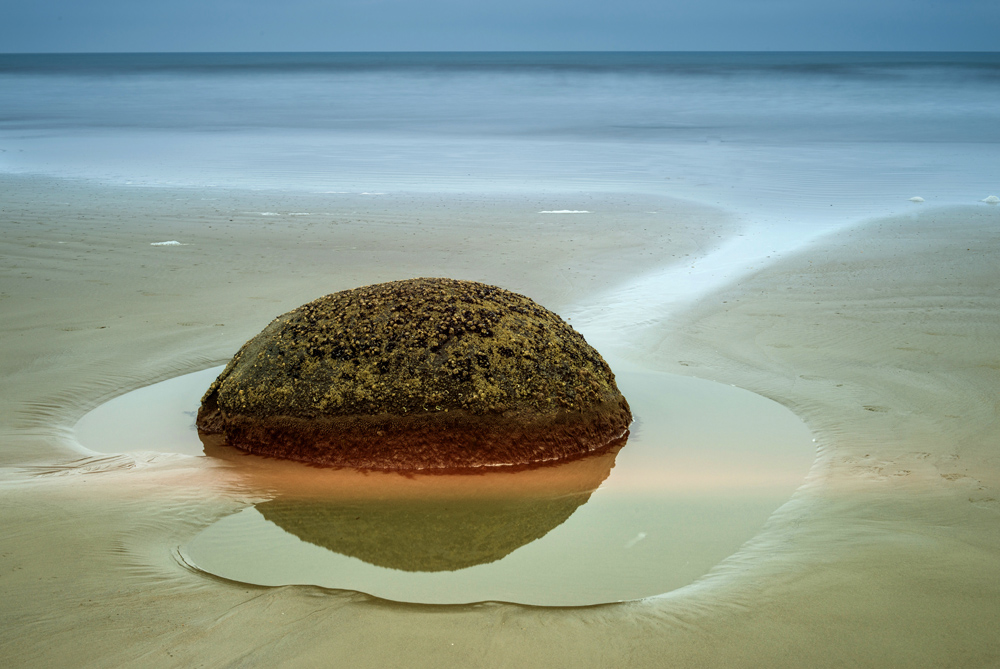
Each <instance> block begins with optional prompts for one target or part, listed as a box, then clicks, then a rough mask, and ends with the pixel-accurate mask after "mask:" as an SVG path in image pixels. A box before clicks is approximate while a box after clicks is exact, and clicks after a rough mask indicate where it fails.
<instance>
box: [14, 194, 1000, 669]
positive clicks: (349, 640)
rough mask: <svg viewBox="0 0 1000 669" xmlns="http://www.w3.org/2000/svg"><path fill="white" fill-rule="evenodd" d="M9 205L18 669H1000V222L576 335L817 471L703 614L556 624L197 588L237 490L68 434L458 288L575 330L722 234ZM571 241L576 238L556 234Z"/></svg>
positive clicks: (399, 197) (400, 204) (750, 547)
mask: <svg viewBox="0 0 1000 669" xmlns="http://www.w3.org/2000/svg"><path fill="white" fill-rule="evenodd" d="M0 193H2V198H0V203H2V204H0V209H2V212H0V226H2V228H0V229H2V230H3V235H2V237H0V312H2V314H3V318H2V319H0V328H2V333H3V334H2V341H3V342H4V350H3V354H2V356H0V373H2V375H3V379H4V384H3V388H2V390H0V440H2V444H3V447H2V448H0V508H2V516H3V527H4V529H3V533H2V538H0V600H2V601H3V602H4V605H3V606H2V607H0V657H2V658H4V662H5V664H9V665H10V666H94V667H98V666H164V667H173V666H177V667H180V666H328V665H333V666H346V667H369V666H370V667H385V666H427V667H440V666H455V667H477V666H483V667H487V666H488V667H506V666H510V667H514V666H531V667H562V666H565V667H570V666H573V667H580V666H583V667H608V666H635V667H663V666H684V667H721V666H726V667H760V666H769V667H819V666H830V667H835V666H836V667H840V666H872V667H889V666H899V667H944V666H955V667H991V666H997V664H1000V641H998V639H1000V622H998V621H1000V604H998V602H1000V501H998V500H1000V436H998V435H1000V403H998V400H997V388H998V387H1000V361H998V353H997V352H998V351H1000V295H998V293H997V286H998V285H1000V208H998V207H995V206H990V205H987V204H978V205H969V206H967V207H949V208H931V207H927V208H920V209H914V210H913V211H914V212H915V213H913V214H910V215H905V216H897V217H894V218H883V219H877V220H867V221H864V222H862V223H860V224H859V225H857V226H856V227H853V228H850V229H846V230H843V229H842V230H839V231H837V232H835V233H831V234H829V235H827V236H824V237H820V238H819V239H816V240H814V241H812V242H810V243H809V244H808V245H807V246H805V247H804V248H800V249H798V250H795V251H794V252H790V253H788V254H785V255H784V256H782V257H779V258H775V259H773V261H772V262H770V264H766V265H764V266H762V267H758V268H756V269H754V270H753V271H749V272H747V273H744V274H742V275H740V276H739V278H738V279H737V280H736V281H735V282H731V283H728V284H726V285H725V286H723V287H721V288H720V289H718V290H716V291H713V292H711V293H710V294H708V295H706V296H703V297H701V298H699V299H698V300H696V301H694V303H693V304H691V305H690V306H688V307H686V308H685V309H683V310H679V311H678V310H676V309H673V310H670V311H663V313H660V311H658V310H657V308H656V307H655V306H652V307H650V308H648V309H645V308H643V305H642V304H634V305H632V312H634V313H639V314H641V316H642V317H641V320H638V319H637V320H636V321H634V322H623V323H610V324H607V323H604V324H601V323H598V322H597V320H596V319H598V318H599V317H598V316H594V315H590V316H588V320H587V321H586V324H584V325H579V326H578V327H579V328H580V329H581V331H582V332H583V334H584V335H585V336H588V339H590V337H589V335H588V330H587V327H588V326H591V325H592V326H593V327H594V328H595V333H596V332H597V331H598V330H600V332H602V333H604V334H595V338H596V339H598V340H600V339H604V340H605V341H606V342H610V343H609V344H608V346H610V347H611V348H612V349H613V350H612V351H610V352H611V353H612V354H613V355H614V356H617V357H619V358H621V359H622V360H626V361H629V363H630V364H634V365H637V366H645V367H647V368H648V369H652V370H657V371H664V372H671V373H675V374H683V375H691V376H696V377H700V378H704V379H709V380H713V381H718V382H721V383H725V384H734V385H736V386H739V387H742V388H746V389H748V390H750V391H753V392H755V393H758V394H760V395H763V396H765V397H768V398H770V399H772V400H775V401H777V402H778V403H780V404H782V405H784V406H786V407H788V408H789V409H791V410H792V411H793V412H794V413H795V414H796V415H798V416H799V417H800V418H801V419H802V420H804V421H805V423H806V424H807V425H808V427H809V428H810V429H811V430H812V431H813V433H814V436H815V438H816V440H817V443H816V445H817V457H816V461H815V463H814V465H813V467H812V469H811V471H810V472H809V475H808V477H807V478H806V480H805V482H804V483H803V485H802V486H801V487H800V488H799V489H798V490H797V491H796V492H795V494H794V495H793V496H792V497H791V498H790V499H789V500H788V502H787V503H786V504H784V505H783V506H782V507H781V508H780V509H779V510H778V511H777V512H776V513H775V514H774V515H772V516H771V518H770V519H769V520H768V522H767V524H766V525H765V527H764V529H763V531H762V532H761V533H760V534H758V535H757V536H756V537H755V538H754V539H752V540H751V541H750V542H748V543H747V544H745V545H744V546H743V547H742V548H741V549H740V550H739V551H738V552H737V553H735V554H734V555H732V556H731V557H729V558H727V559H726V560H724V561H723V562H722V563H720V564H719V565H718V566H717V567H715V568H714V569H713V570H712V571H710V572H709V573H708V574H706V575H705V576H704V577H702V578H701V579H699V580H697V581H696V582H695V583H693V584H691V585H689V586H687V587H683V588H680V589H678V590H674V591H672V592H669V593H665V594H663V595H661V596H658V597H652V598H647V599H643V600H638V601H632V602H625V603H621V604H611V605H603V606H597V607H588V608H541V607H524V606H515V605H509V604H499V603H485V604H476V605H463V606H421V605H409V604H406V605H404V604H396V603H392V602H388V601H384V600H378V599H375V598H373V597H369V596H366V595H362V594H359V593H353V592H346V591H337V590H324V589H322V588H318V587H307V586H284V587H275V588H265V587H257V586H248V585H245V584H242V583H237V582H232V581H226V580H224V579H220V578H215V577H211V576H207V575H205V574H203V573H199V572H195V571H193V570H191V569H190V568H188V567H187V566H186V565H185V564H184V563H183V562H182V561H181V560H179V559H177V555H176V547H177V546H178V545H180V544H183V543H184V542H186V541H188V540H189V539H190V538H191V537H193V536H195V535H196V534H197V533H198V532H199V531H200V530H202V529H203V528H205V527H206V526H208V525H210V524H211V523H213V522H214V521H216V520H217V519H219V518H222V517H224V516H227V515H229V514H232V513H234V512H235V511H237V510H239V509H241V508H243V507H245V506H247V505H248V504H249V503H250V502H251V501H253V500H252V499H251V498H250V496H249V493H248V491H247V490H246V488H245V487H244V486H242V485H241V482H240V481H239V479H238V477H236V476H235V475H234V474H233V472H232V471H231V470H230V469H227V468H226V467H225V466H223V465H222V464H221V463H218V462H214V461H213V460H212V459H211V458H205V457H191V456H185V455H180V454H164V453H159V452H155V451H143V450H137V451H134V452H129V453H124V454H118V455H108V454H97V453H93V452H90V451H87V450H86V449H84V448H83V447H82V446H81V445H80V444H79V443H77V441H76V439H75V436H74V431H73V426H74V425H75V423H76V422H77V421H78V420H79V419H80V418H81V416H83V415H84V414H85V413H86V412H87V411H89V410H91V409H93V408H94V407H96V406H98V405H99V404H101V403H102V402H104V401H107V400H108V399H110V398H112V397H115V396H117V395H120V394H122V393H124V392H127V391H129V390H133V389H135V388H139V387H142V386H146V385H149V384H151V383H154V382H157V381H161V380H164V379H168V378H171V377H175V376H178V375H181V374H184V373H189V372H194V371H198V370H201V369H206V368H209V367H212V366H216V365H219V364H221V363H224V362H225V361H226V360H227V359H228V358H229V357H230V356H231V355H232V354H233V353H234V352H235V350H236V349H237V348H238V347H239V346H240V345H241V344H242V343H243V342H244V341H246V340H247V339H248V338H250V337H251V336H253V335H254V334H256V333H257V332H258V331H259V330H260V328H261V327H263V325H265V324H266V323H267V322H268V321H270V319H272V318H273V317H274V316H277V315H278V314H280V313H283V312H285V311H287V310H288V309H290V308H293V307H295V306H298V305H299V304H302V303H304V302H306V301H308V300H311V299H314V298H315V297H318V296H320V295H323V294H326V293H329V292H333V291H336V290H342V289H346V288H350V287H354V286H359V285H364V284H369V283H374V282H379V281H387V280H392V279H400V278H409V277H416V276H449V277H454V278H460V279H474V280H477V281H483V282H486V283H492V284H497V285H501V286H503V287H505V288H508V289H510V290H514V291H516V292H520V293H523V294H526V295H529V296H531V297H532V298H533V299H535V300H537V301H538V302H539V303H541V304H543V305H545V306H546V307H548V308H550V309H552V310H554V311H556V312H557V313H562V314H564V315H572V314H573V313H583V312H584V311H586V308H587V306H588V305H589V304H592V303H593V302H594V301H595V300H598V299H600V300H605V301H607V300H612V301H613V300H614V299H615V295H616V291H620V299H621V300H626V301H627V300H628V299H630V295H632V293H630V292H629V286H630V285H632V284H633V283H634V282H635V281H637V280H640V279H641V278H642V277H643V276H646V275H648V274H650V273H652V272H656V271H659V270H662V269H664V268H669V267H675V266H678V267H679V266H682V265H684V264H686V263H689V262H692V261H693V260H695V259H697V258H703V257H705V256H707V255H708V254H710V253H711V252H713V251H714V250H716V249H718V248H720V247H721V246H722V245H723V244H724V243H725V242H726V241H727V240H729V239H731V238H732V237H733V236H734V235H735V234H737V233H738V232H739V231H740V224H739V221H738V220H737V218H736V217H735V216H734V215H733V214H730V213H727V212H725V211H722V210H719V209H714V208H710V207H707V206H704V205H700V204H694V203H691V202H686V201H682V200H673V199H667V198H662V197H656V196H653V195H642V194H636V195H628V194H621V193H596V194H590V195H579V194H576V195H572V196H570V195H567V194H559V193H548V194H531V193H519V194H511V195H506V196H505V195H501V194H497V193H491V194H482V195H477V194H475V193H466V194H444V195H436V194H431V193H425V194H419V195H406V194H398V193H394V194H386V195H370V194H360V193H355V194H315V195H310V194H304V193H303V194H292V193H288V192H269V191H263V190H259V191H236V190H225V189H193V188H192V189H180V188H177V189H172V188H166V187H164V188H140V187H132V188H130V187H125V186H112V185H98V184H95V183H90V182H85V181H71V180H59V179H54V178H44V177H33V176H10V175H7V176H0ZM565 210H572V211H587V212H589V213H586V214H582V213H581V214H543V213H540V212H543V211H565ZM651 212H656V213H655V214H654V213H651ZM654 216H655V219H654V218H653V217H654ZM653 220H656V221H659V224H658V225H655V226H654V225H651V224H650V223H651V221H653ZM664 220H666V221H668V224H663V221H664ZM167 241H176V242H179V243H178V244H171V245H158V244H160V243H162V242H167ZM571 323H574V324H575V322H574V321H572V320H571ZM598 326H601V327H598ZM601 328H603V329H601ZM608 332H615V333H618V335H619V336H616V337H615V338H614V340H613V341H612V340H610V339H608V335H607V333H608ZM592 343H594V342H592ZM597 345H598V347H599V348H601V349H602V352H605V353H608V351H606V350H604V347H603V346H602V345H601V344H600V343H598V344H597Z"/></svg>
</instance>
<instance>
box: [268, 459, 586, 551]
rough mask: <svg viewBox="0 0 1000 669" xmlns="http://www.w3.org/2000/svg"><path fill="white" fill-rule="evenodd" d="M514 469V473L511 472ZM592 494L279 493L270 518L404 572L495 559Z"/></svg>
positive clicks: (309, 537) (560, 519)
mask: <svg viewBox="0 0 1000 669" xmlns="http://www.w3.org/2000/svg"><path fill="white" fill-rule="evenodd" d="M512 475H513V476H516V474H512ZM589 498H590V493H589V492H588V493H583V494H576V495H565V496H561V497H554V498H548V499H539V498H519V499H518V498H515V499H482V500H467V499H455V500H440V499H437V500H377V501H376V500H372V501H365V502H363V503H354V504H350V503H345V502H340V503H338V502H326V501H320V500H315V499H309V500H297V499H280V498H279V499H274V500H271V501H269V502H263V503H261V504H258V505H257V510H258V511H259V512H260V513H261V515H263V516H264V518H266V519H267V520H269V521H271V522H272V523H274V524H275V525H278V526H279V527H281V528H282V529H283V530H285V531H287V532H289V533H290V534H294V535H295V536H297V537H298V538H300V539H302V540H303V541H308V542H309V543H311V544H315V545H317V546H321V547H323V548H327V549H329V550H331V551H334V552H336V553H341V554H343V555H347V556H350V557H355V558H358V559H360V560H363V561H365V562H368V563H369V564H373V565H377V566H379V567H388V568H390V569H399V570H402V571H454V570H456V569H464V568H465V567H472V566H474V565H477V564H486V563H488V562H494V561H496V560H499V559H500V558H502V557H504V556H506V555H508V554H509V553H511V552H513V551H514V550H516V549H517V548H520V547H521V546H524V545H525V544H528V543H531V542H532V541H534V540H535V539H539V538H541V537H543V536H545V534H547V533H548V532H549V531H550V530H552V529H553V528H555V527H557V526H559V525H560V524H562V523H563V522H565V521H566V519H567V518H569V517H570V516H571V515H573V512H574V511H576V509H577V507H579V506H580V505H581V504H583V503H584V502H586V501H587V500H588V499H589Z"/></svg>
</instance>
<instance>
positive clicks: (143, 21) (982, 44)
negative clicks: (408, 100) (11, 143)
mask: <svg viewBox="0 0 1000 669" xmlns="http://www.w3.org/2000/svg"><path fill="white" fill-rule="evenodd" d="M507 50H518V51H520V50H539V51H548V50H570V51H575V50H584V51H586V50H628V51H632V50H635V51H646V50H649V51H672V50H737V51H738V50H912V51H924V50H932V51H939V50H950V51H998V50H1000V0H280V1H279V0H157V1H156V2H152V1H147V0H0V53H10V52H66V51H97V52H102V51H507Z"/></svg>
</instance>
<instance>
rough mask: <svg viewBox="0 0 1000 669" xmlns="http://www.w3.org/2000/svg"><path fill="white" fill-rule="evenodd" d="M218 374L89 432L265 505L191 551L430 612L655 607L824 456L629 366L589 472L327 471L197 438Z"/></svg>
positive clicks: (755, 404) (772, 419)
mask: <svg viewBox="0 0 1000 669" xmlns="http://www.w3.org/2000/svg"><path fill="white" fill-rule="evenodd" d="M618 367H622V366H621V365H618ZM221 370H222V367H217V368H213V369H208V370H204V371H202V372H197V373H195V374H188V375H185V376H181V377H177V378H174V379H171V380H168V381H164V382H161V383H157V384H153V385H151V386H147V387H145V388H141V389H139V390H136V391H133V392H130V393H126V394H124V395H121V396H119V397H117V398H115V399H113V400H111V401H109V402H107V403H105V404H103V405H101V406H99V407H97V408H96V409H94V410H93V411H91V412H90V413H88V414H87V415H86V416H84V417H83V418H82V419H81V420H80V422H79V423H78V424H77V426H76V433H77V438H78V440H79V442H80V443H81V444H82V445H83V446H84V447H86V448H88V449H90V450H94V451H99V452H128V451H140V450H153V451H167V452H179V453H186V454H189V455H192V456H204V457H212V458H217V459H219V460H221V461H223V462H224V464H225V466H227V467H232V468H234V469H235V470H236V471H237V472H238V473H239V474H240V478H241V480H242V481H243V486H244V487H245V490H246V491H247V493H249V494H248V497H250V498H251V499H257V500H259V501H257V502H256V503H254V504H252V505H250V506H248V507H247V508H245V509H243V510H242V511H240V512H238V513H235V514H233V515H231V516H229V517H227V518H223V519H222V520H220V521H218V522H216V523H214V524H213V525H211V526H209V527H207V528H205V529H204V530H203V531H202V532H201V533H200V534H198V535H197V536H195V537H194V539H192V540H191V541H190V542H188V543H187V544H185V545H183V546H178V547H177V554H178V555H179V556H180V558H181V559H182V560H183V561H184V562H185V563H187V564H188V565H190V566H191V567H193V568H195V569H198V570H201V571H204V572H206V573H210V574H215V575H217V576H222V577H225V578H228V579H232V580H236V581H241V582H246V583H253V584H258V585H267V586H279V585H292V584H309V585H318V586H322V587H327V588H337V589H346V590H355V591H359V592H364V593H367V594H370V595H374V596H376V597H381V598H384V599H390V600H394V601H401V602H418V603H429V604H457V603H471V602H480V601H505V602H515V603H521V604H530V605H540V606H583V605H592V604H601V603H607V602H615V601H622V600H629V599H637V598H641V597H647V596H651V595H657V594H660V593H663V592H667V591H669V590H673V589H676V588H678V587H682V586H684V585H688V584H690V583H691V582H693V581H695V580H696V579H698V578H699V577H700V576H702V575H704V574H705V573H706V572H708V571H709V570H710V569H711V568H712V567H713V566H714V565H716V564H717V563H718V562H720V561H721V560H722V559H724V558H725V557H727V556H728V555H731V554H732V553H734V552H735V551H736V550H737V549H738V548H739V547H740V545H741V544H743V542H745V541H746V540H748V539H749V538H751V537H752V536H753V535H754V534H756V533H757V532H758V531H759V529H760V528H761V527H762V526H763V524H764V522H765V521H766V520H767V518H768V516H770V514H771V513H772V512H773V511H774V510H775V509H777V508H778V507H779V506H780V505H781V504H783V503H784V502H785V501H786V500H787V499H788V498H789V496H790V495H791V494H792V492H793V491H794V490H795V489H796V488H797V487H798V486H799V485H800V484H801V483H802V481H803V478H804V476H805V474H806V472H807V471H808V469H809V466H810V465H811V463H812V461H813V456H814V448H813V442H812V437H811V434H810V432H809V430H808V429H807V428H806V427H805V425H804V424H803V423H802V422H801V421H800V420H799V419H798V418H797V417H796V416H795V415H794V414H792V413H791V412H790V411H788V410H787V409H785V408H784V407H782V406H781V405H779V404H777V403H775V402H772V401H771V400H768V399H766V398H763V397H761V396H759V395H756V394H754V393H751V392H749V391H746V390H742V389H740V388H735V387H731V386H726V385H722V384H718V383H714V382H711V381H704V380H701V379H695V378H690V377H682V376H676V375H671V374H663V373H657V372H650V371H642V370H627V369H624V370H623V371H620V372H619V373H618V374H617V381H618V385H619V387H620V388H621V390H622V392H623V393H624V395H625V396H626V397H627V398H628V400H629V403H630V404H631V406H632V411H633V414H634V415H635V417H636V421H635V422H634V423H633V424H632V428H631V434H630V435H629V436H628V437H627V439H623V440H621V441H620V442H617V443H615V444H612V445H610V446H609V447H608V448H607V449H605V450H603V451H601V452H599V453H595V454H592V455H589V456H587V457H583V458H580V459H576V460H572V461H569V462H563V463H560V464H556V465H546V466H539V467H534V468H528V469H506V468H488V469H483V470H482V471H479V472H475V473H447V474H441V473H436V474H423V473H417V474H407V475H403V474H400V473H395V472H392V473H385V472H363V471H357V470H352V469H348V468H341V469H332V468H317V467H311V466H309V465H305V464H301V463H297V462H290V461H283V460H276V459H270V458H263V457H258V456H253V455H248V454H245V453H243V452H242V451H238V450H236V449H233V448H230V447H227V446H225V445H224V444H222V443H218V442H217V441H214V440H212V439H206V440H205V442H204V443H203V442H202V441H201V440H200V439H199V436H198V433H197V431H196V430H195V427H194V416H195V412H196V411H197V408H198V403H199V400H200V398H201V395H202V394H203V393H204V391H205V389H206V388H207V387H208V385H209V384H210V383H211V381H212V379H214V378H215V376H216V375H218V373H219V372H220V371H221Z"/></svg>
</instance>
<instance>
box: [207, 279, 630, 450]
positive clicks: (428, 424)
mask: <svg viewBox="0 0 1000 669" xmlns="http://www.w3.org/2000/svg"><path fill="white" fill-rule="evenodd" d="M630 422H631V413H630V411H629V407H628V403H627V402H626V401H625V398H624V397H622V395H621V393H620V392H619V391H618V388H617V386H616V385H615V381H614V374H613V373H612V372H611V369H610V368H609V367H608V365H607V363H606V362H605V361H604V359H603V358H602V357H601V356H600V354H598V353H597V351H595V350H594V349H593V348H592V347H591V346H590V345H588V344H587V343H586V341H584V339H583V337H582V336H581V335H580V334H579V333H577V332H576V331H575V330H573V329H572V328H571V327H570V326H569V325H568V324H566V323H565V322H564V321H563V320H562V319H561V318H559V316H557V315H555V314H554V313H552V312H550V311H548V310H546V309H544V308H542V307H540V306H539V305H537V304H535V303H534V302H532V301H531V300H530V299H528V298H526V297H524V296H522V295H518V294H516V293H512V292H510V291H507V290H503V289H502V288H497V287H495V286H489V285H486V284H481V283H475V282H471V281H455V280H451V279H410V280H406V281H394V282H390V283H383V284H377V285H373V286H365V287H362V288H356V289H353V290H347V291H342V292H339V293H334V294H331V295H327V296H325V297H321V298H319V299H317V300H314V301H313V302H310V303H308V304H305V305H303V306H301V307H299V308H298V309H294V310H292V311H290V312H288V313H287V314H284V315H282V316H279V317H278V318H276V319H275V320H274V321H273V322H271V324H270V325H268V326H267V327H266V328H265V329H264V330H263V331H262V332H261V333H260V334H259V335H257V336H256V337H254V338H253V339H251V340H250V341H249V342H247V343H246V344H245V345H244V346H243V348H241V349H240V351H239V352H238V353H237V354H236V356H235V357H234V358H233V360H232V361H231V362H230V363H229V365H228V366H227V367H226V369H225V370H224V371H223V372H222V374H221V375H220V376H219V378H218V379H216V381H215V382H214V383H213V384H212V386H211V387H210V388H209V390H208V392H207V393H206V394H205V397H204V399H203V400H202V406H201V410H200V411H199V413H198V428H199V429H200V430H202V431H203V432H208V433H223V434H225V436H226V440H227V443H228V444H230V445H232V446H236V447H238V448H241V449H244V450H247V451H250V452H253V453H260V454H265V455H272V456H277V457H284V458H290V459H295V460H302V461H306V462H314V463H319V464H329V465H345V466H353V467H363V468H373V469H420V468H427V467H434V468H454V467H476V466H482V465H509V464H528V463H533V462H543V461H548V460H555V459H559V458H564V457H569V456H573V455H579V454H581V453H586V452H589V451H592V450H594V449H597V448H600V447H601V446H604V445H606V444H607V443H609V442H610V441H612V440H613V439H615V438H617V437H619V436H621V435H622V434H623V433H624V432H625V431H626V429H627V427H628V425H629V423H630Z"/></svg>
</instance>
